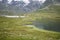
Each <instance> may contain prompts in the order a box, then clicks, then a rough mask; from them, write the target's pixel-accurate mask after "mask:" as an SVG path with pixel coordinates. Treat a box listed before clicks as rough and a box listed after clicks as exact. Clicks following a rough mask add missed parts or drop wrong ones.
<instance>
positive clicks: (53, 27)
mask: <svg viewBox="0 0 60 40" xmlns="http://www.w3.org/2000/svg"><path fill="white" fill-rule="evenodd" d="M33 25H35V26H36V27H37V28H40V29H45V30H49V31H57V32H60V22H48V23H47V24H45V23H42V22H39V21H34V22H33Z"/></svg>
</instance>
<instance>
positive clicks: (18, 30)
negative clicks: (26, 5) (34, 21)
mask: <svg viewBox="0 0 60 40" xmlns="http://www.w3.org/2000/svg"><path fill="white" fill-rule="evenodd" d="M24 24H26V23H25V22H23V20H22V19H20V18H16V19H12V18H4V17H0V40H60V33H59V32H53V31H51V32H49V31H46V30H40V29H39V30H38V29H37V28H34V27H26V26H25V25H24ZM29 24H30V23H29Z"/></svg>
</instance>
